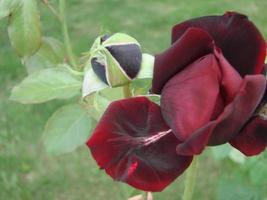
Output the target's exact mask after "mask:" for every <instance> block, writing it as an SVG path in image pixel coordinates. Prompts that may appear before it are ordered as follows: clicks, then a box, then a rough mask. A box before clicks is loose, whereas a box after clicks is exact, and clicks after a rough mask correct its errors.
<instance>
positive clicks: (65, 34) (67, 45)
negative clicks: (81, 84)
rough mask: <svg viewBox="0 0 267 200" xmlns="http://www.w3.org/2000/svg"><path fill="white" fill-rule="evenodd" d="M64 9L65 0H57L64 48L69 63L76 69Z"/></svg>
mask: <svg viewBox="0 0 267 200" xmlns="http://www.w3.org/2000/svg"><path fill="white" fill-rule="evenodd" d="M65 10H66V1H65V0H59V12H60V16H61V19H62V34H63V38H64V45H65V48H66V51H67V56H68V58H69V61H70V64H71V65H72V66H73V67H74V68H75V69H76V68H77V63H76V60H75V56H74V54H73V51H72V47H71V43H70V37H69V32H68V26H67V21H66V15H65Z"/></svg>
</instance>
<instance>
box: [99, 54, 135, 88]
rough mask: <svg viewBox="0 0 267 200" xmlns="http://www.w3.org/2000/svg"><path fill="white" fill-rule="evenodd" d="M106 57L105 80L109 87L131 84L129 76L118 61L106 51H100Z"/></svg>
mask: <svg viewBox="0 0 267 200" xmlns="http://www.w3.org/2000/svg"><path fill="white" fill-rule="evenodd" d="M102 51H103V52H104V55H105V57H106V62H107V63H106V78H107V81H108V83H109V85H110V86H111V87H119V86H123V85H127V84H129V83H130V82H131V79H130V78H129V76H128V75H127V74H126V73H125V72H124V71H123V69H122V68H121V66H120V64H119V63H118V61H117V60H116V59H115V58H114V57H113V56H112V55H111V53H110V52H109V51H108V50H107V49H103V50H102Z"/></svg>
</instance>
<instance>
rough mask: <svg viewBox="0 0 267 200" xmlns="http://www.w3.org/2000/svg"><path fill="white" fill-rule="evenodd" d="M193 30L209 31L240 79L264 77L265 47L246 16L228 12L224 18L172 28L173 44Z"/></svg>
mask: <svg viewBox="0 0 267 200" xmlns="http://www.w3.org/2000/svg"><path fill="white" fill-rule="evenodd" d="M192 27H195V28H200V29H203V30H205V31H207V32H208V33H209V34H210V35H211V37H212V38H213V39H214V41H215V44H216V46H218V47H219V48H221V49H222V52H223V55H224V56H225V58H226V59H227V60H228V61H229V62H230V64H231V65H232V66H233V67H235V69H236V70H237V71H238V72H239V73H240V74H241V76H244V75H246V74H258V73H262V71H263V64H264V59H265V55H266V43H265V40H264V38H263V36H262V35H261V33H260V32H259V31H258V29H257V28H256V26H255V25H254V24H253V23H252V22H251V21H249V20H248V18H247V17H246V16H245V15H242V14H239V13H235V12H226V13H225V14H224V15H223V16H205V17H200V18H195V19H190V20H188V21H185V22H182V23H180V24H177V25H175V26H174V27H173V30H172V42H173V43H175V42H176V41H178V40H180V38H182V37H183V35H184V34H185V33H186V31H187V30H188V29H190V28H192Z"/></svg>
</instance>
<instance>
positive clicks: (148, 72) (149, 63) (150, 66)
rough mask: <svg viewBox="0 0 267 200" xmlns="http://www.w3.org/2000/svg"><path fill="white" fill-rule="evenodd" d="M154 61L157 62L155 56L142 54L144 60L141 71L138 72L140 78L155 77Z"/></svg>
mask: <svg viewBox="0 0 267 200" xmlns="http://www.w3.org/2000/svg"><path fill="white" fill-rule="evenodd" d="M154 63H155V57H154V56H152V55H150V54H147V53H143V54H142V62H141V69H140V71H139V73H138V74H137V78H138V79H143V78H152V77H153V70H154Z"/></svg>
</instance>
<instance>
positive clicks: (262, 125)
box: [230, 117, 267, 156]
mask: <svg viewBox="0 0 267 200" xmlns="http://www.w3.org/2000/svg"><path fill="white" fill-rule="evenodd" d="M230 144H231V145H232V146H233V147H235V148H236V149H238V150H239V151H241V152H242V153H243V154H245V155H246V156H254V155H258V154H260V153H261V152H263V151H264V150H265V148H266V146H267V120H264V119H263V118H261V117H254V118H252V119H251V120H250V121H249V122H248V123H247V124H246V125H245V126H244V127H243V129H242V130H241V132H240V133H239V134H238V135H237V136H236V137H235V138H234V139H232V140H231V141H230Z"/></svg>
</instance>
